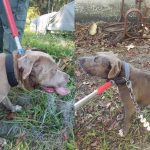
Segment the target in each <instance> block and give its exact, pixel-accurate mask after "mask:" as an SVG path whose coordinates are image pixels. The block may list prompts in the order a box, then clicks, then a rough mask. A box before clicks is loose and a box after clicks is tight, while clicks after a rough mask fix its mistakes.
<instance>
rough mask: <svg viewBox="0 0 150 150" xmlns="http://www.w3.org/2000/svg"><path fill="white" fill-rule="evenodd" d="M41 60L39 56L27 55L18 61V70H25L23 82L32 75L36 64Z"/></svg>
mask: <svg viewBox="0 0 150 150" xmlns="http://www.w3.org/2000/svg"><path fill="white" fill-rule="evenodd" d="M38 59H39V56H38V55H33V54H31V53H27V54H25V55H24V56H22V57H21V58H19V59H18V68H19V69H22V70H23V76H22V78H23V80H25V79H26V78H27V77H28V76H29V75H30V73H31V71H32V68H33V65H34V63H35V62H36V61H37V60H38Z"/></svg>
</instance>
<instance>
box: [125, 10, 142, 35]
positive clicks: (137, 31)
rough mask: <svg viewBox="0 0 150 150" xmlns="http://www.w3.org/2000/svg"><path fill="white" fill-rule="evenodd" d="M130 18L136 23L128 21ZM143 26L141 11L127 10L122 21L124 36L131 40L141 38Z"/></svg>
mask: <svg viewBox="0 0 150 150" xmlns="http://www.w3.org/2000/svg"><path fill="white" fill-rule="evenodd" d="M133 15H134V16H133ZM133 17H134V18H133ZM130 18H132V19H136V21H135V20H134V21H130V20H129V19H130ZM143 26H144V19H143V15H142V13H141V11H140V10H139V9H137V8H132V9H130V10H128V11H127V13H126V15H125V20H124V35H126V36H128V37H131V38H141V37H142V35H143V33H144V27H143Z"/></svg>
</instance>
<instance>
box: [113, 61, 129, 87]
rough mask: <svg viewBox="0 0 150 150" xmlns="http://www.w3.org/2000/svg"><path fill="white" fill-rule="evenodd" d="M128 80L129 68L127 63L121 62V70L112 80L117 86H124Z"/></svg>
mask: <svg viewBox="0 0 150 150" xmlns="http://www.w3.org/2000/svg"><path fill="white" fill-rule="evenodd" d="M129 78H130V66H129V64H128V63H126V62H123V65H122V69H121V72H120V74H119V75H117V76H116V77H115V78H114V79H112V80H114V81H115V83H116V84H117V85H123V84H126V81H127V80H129Z"/></svg>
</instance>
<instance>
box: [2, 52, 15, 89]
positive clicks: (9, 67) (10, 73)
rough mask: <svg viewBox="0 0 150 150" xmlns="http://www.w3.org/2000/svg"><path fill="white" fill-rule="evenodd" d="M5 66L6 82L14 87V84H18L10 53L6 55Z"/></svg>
mask: <svg viewBox="0 0 150 150" xmlns="http://www.w3.org/2000/svg"><path fill="white" fill-rule="evenodd" d="M5 67H6V74H7V79H8V83H9V84H10V86H11V87H14V86H16V85H18V81H17V79H16V77H15V73H14V62H13V55H12V54H7V55H6V59H5Z"/></svg>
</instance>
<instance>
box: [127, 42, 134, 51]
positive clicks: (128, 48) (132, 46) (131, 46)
mask: <svg viewBox="0 0 150 150" xmlns="http://www.w3.org/2000/svg"><path fill="white" fill-rule="evenodd" d="M134 47H135V46H134V45H133V44H130V45H128V46H126V48H127V50H128V51H129V50H130V49H132V48H134Z"/></svg>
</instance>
